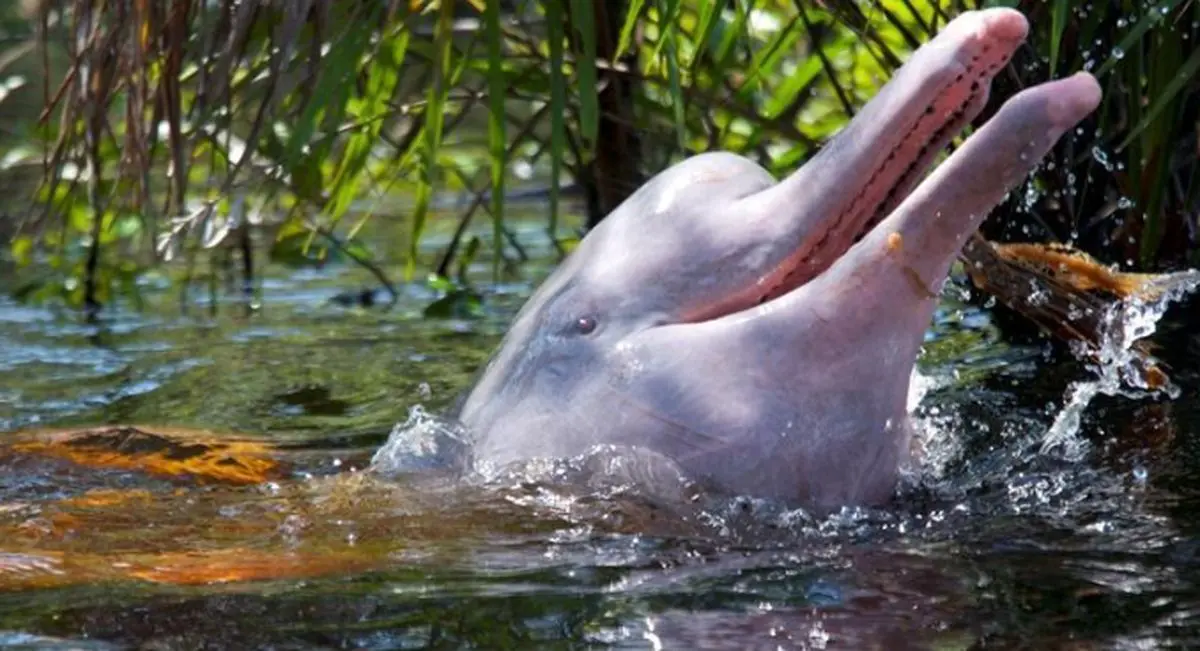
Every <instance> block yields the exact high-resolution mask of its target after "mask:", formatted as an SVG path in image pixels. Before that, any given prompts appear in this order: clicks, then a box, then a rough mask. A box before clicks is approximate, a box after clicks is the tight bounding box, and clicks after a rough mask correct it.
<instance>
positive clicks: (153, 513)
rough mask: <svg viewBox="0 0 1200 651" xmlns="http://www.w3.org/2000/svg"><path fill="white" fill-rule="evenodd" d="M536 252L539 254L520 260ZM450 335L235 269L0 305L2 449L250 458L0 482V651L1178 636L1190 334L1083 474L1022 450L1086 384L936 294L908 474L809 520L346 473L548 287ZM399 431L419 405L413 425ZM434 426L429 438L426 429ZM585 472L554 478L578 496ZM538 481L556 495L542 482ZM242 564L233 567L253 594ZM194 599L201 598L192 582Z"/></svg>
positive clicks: (852, 643)
mask: <svg viewBox="0 0 1200 651" xmlns="http://www.w3.org/2000/svg"><path fill="white" fill-rule="evenodd" d="M541 253H542V254H544V253H545V251H542V252H541ZM489 268H490V267H489V266H488V264H487V263H486V261H484V262H482V263H481V264H480V267H479V268H478V269H476V270H475V274H474V277H475V279H476V280H477V282H479V283H480V287H481V289H483V290H484V291H485V293H486V294H487V301H486V305H487V308H486V310H485V312H484V314H483V315H482V316H481V317H480V318H472V319H425V318H421V316H420V314H421V310H422V309H423V308H424V306H425V305H427V304H428V303H429V302H430V301H431V300H433V299H434V298H436V295H435V294H434V293H433V292H432V291H431V290H429V289H427V288H425V287H424V286H422V285H420V284H413V285H408V286H405V287H404V288H403V291H402V296H401V300H400V302H399V304H398V305H397V306H395V307H394V308H393V309H390V310H382V309H378V308H365V309H364V308H358V307H346V306H343V305H341V304H339V303H337V302H332V301H331V300H330V299H331V298H333V297H334V296H336V295H338V294H340V293H344V292H347V291H350V292H353V291H354V290H356V288H359V287H363V286H366V285H367V284H368V282H369V276H367V275H365V274H364V273H363V272H362V271H361V270H356V269H352V268H349V267H340V266H333V267H329V268H327V269H323V270H319V271H313V270H305V271H295V270H288V269H283V268H278V267H269V268H267V269H266V270H265V272H266V273H267V278H266V280H265V281H264V283H263V296H262V303H261V307H260V308H259V309H258V310H256V311H254V312H252V313H248V312H247V311H246V310H245V309H244V306H242V305H240V304H239V301H238V300H237V299H236V297H226V298H224V299H222V302H221V303H220V304H218V305H216V307H215V310H214V309H211V308H212V306H210V305H209V304H208V303H207V298H206V296H203V295H198V296H195V297H193V298H191V299H190V300H189V302H188V309H187V310H186V311H181V310H180V303H179V300H178V296H177V295H176V294H174V293H172V292H168V291H167V290H165V289H162V288H161V287H157V286H156V285H155V284H154V283H153V282H149V281H148V282H147V285H146V287H145V293H146V297H147V301H146V306H145V308H144V309H143V310H141V311H135V310H132V309H128V308H124V309H119V310H116V311H110V312H109V313H108V314H106V315H105V318H104V319H103V321H102V323H100V324H97V325H84V324H81V323H80V322H79V321H78V320H77V319H75V318H73V317H72V316H70V315H69V314H59V313H56V312H54V311H52V310H49V309H45V308H38V307H31V306H25V305H20V304H17V303H15V302H13V301H12V300H9V299H6V298H0V431H2V432H9V434H3V435H0V436H5V437H9V438H13V437H15V436H16V435H15V434H11V432H15V431H16V430H23V429H27V428H46V427H64V426H68V425H96V424H103V423H142V424H150V425H154V424H158V425H171V426H176V427H195V428H204V429H207V430H212V431H217V432H231V433H232V432H236V433H240V434H243V435H246V436H249V437H252V438H254V439H256V440H262V441H265V442H269V443H272V444H275V445H277V446H280V447H281V448H282V450H283V453H282V454H284V455H285V456H286V458H287V460H288V462H289V466H288V467H289V468H290V470H289V474H288V475H287V476H285V477H281V478H277V479H276V480H273V481H271V482H269V483H267V484H264V485H261V486H251V487H231V486H219V485H199V484H194V483H191V484H189V483H186V482H178V481H172V480H168V479H163V478H152V477H146V476H144V475H139V474H138V473H133V472H124V471H113V470H110V471H95V470H88V469H84V468H78V467H73V466H71V464H67V463H59V462H50V461H44V460H42V461H29V460H15V461H14V460H12V459H9V460H8V461H7V462H5V463H6V464H7V465H5V466H4V467H0V531H2V532H3V534H0V535H3V536H4V538H0V579H3V581H0V584H3V585H4V586H6V588H5V589H4V590H3V591H0V645H9V646H15V647H21V648H96V649H109V648H152V649H175V648H179V649H190V648H277V649H327V648H355V649H376V648H378V649H385V648H386V649H394V648H414V649H415V648H486V649H499V648H514V649H517V648H520V649H531V648H620V649H635V648H680V649H760V648H761V649H775V648H814V649H815V648H884V649H907V648H935V649H982V648H1036V649H1045V648H1139V649H1141V648H1156V647H1158V646H1183V647H1191V646H1195V645H1198V644H1200V632H1198V631H1197V624H1198V623H1200V619H1198V615H1200V610H1198V609H1200V583H1198V581H1200V574H1198V570H1200V539H1198V538H1197V537H1196V529H1197V526H1196V524H1194V523H1195V522H1196V520H1197V518H1196V514H1197V513H1200V481H1198V478H1197V473H1196V472H1195V469H1196V468H1197V467H1200V465H1198V464H1200V437H1198V436H1197V433H1200V429H1198V427H1197V423H1200V414H1198V413H1197V411H1198V409H1200V403H1198V402H1197V401H1196V400H1195V398H1194V397H1193V396H1194V395H1195V391H1194V388H1195V386H1196V383H1197V381H1198V378H1197V374H1196V372H1195V370H1194V369H1195V364H1194V360H1195V359H1197V357H1196V356H1195V354H1196V345H1195V342H1196V339H1195V337H1193V336H1191V335H1189V334H1188V333H1187V332H1172V333H1169V334H1168V336H1167V337H1166V338H1165V339H1164V346H1165V354H1166V357H1167V358H1168V361H1170V362H1171V363H1172V376H1173V378H1174V380H1175V382H1176V384H1177V385H1178V386H1179V388H1180V390H1181V395H1180V397H1179V398H1178V399H1176V400H1173V401H1168V400H1155V399H1128V398H1101V399H1098V400H1097V401H1095V402H1093V403H1092V404H1091V405H1090V406H1089V407H1088V408H1087V409H1086V410H1085V411H1084V413H1083V418H1082V423H1081V426H1080V437H1081V438H1082V439H1083V440H1086V441H1088V442H1089V447H1088V449H1087V451H1086V453H1085V454H1083V455H1082V458H1078V459H1077V458H1066V457H1064V456H1062V455H1059V454H1054V453H1042V452H1041V441H1042V437H1043V436H1044V434H1045V432H1046V430H1047V429H1048V428H1049V427H1050V425H1051V423H1053V422H1054V420H1055V417H1056V415H1057V414H1058V413H1059V410H1060V408H1061V407H1062V404H1063V396H1064V394H1065V392H1066V390H1067V387H1068V385H1069V383H1070V382H1072V381H1077V380H1080V379H1084V378H1086V377H1088V370H1087V369H1086V368H1085V366H1084V365H1082V364H1079V363H1075V362H1071V361H1069V360H1068V361H1062V360H1059V359H1053V358H1051V357H1050V356H1047V355H1046V353H1045V350H1044V347H1042V346H1041V345H1039V344H1037V343H1032V344H1021V345H1017V344H1012V343H1006V342H1005V341H1004V340H1002V339H1001V338H1000V337H999V335H998V333H997V331H996V329H995V327H994V325H993V323H992V321H991V319H990V316H989V314H988V312H987V311H986V310H981V309H979V308H976V307H970V306H967V305H966V304H964V303H962V302H961V301H959V300H957V299H956V298H955V297H956V295H957V290H956V288H955V286H953V284H952V285H951V286H950V287H948V289H947V291H946V300H945V302H944V305H943V308H942V310H940V311H939V313H938V315H937V320H936V323H935V324H934V325H933V327H932V328H931V330H930V332H929V336H928V338H927V345H926V350H925V354H924V356H923V358H922V362H921V372H922V374H923V376H924V377H925V378H927V379H926V380H925V381H924V382H923V384H925V385H927V386H928V387H929V388H928V391H927V392H926V394H925V396H924V399H923V400H922V401H921V404H920V407H919V409H918V413H919V415H920V417H921V421H920V425H921V426H920V429H921V432H922V443H923V445H924V447H925V450H926V460H925V461H924V463H923V465H922V466H921V467H920V468H919V469H918V470H917V472H916V475H915V476H914V477H911V478H910V480H909V481H908V483H907V484H906V486H905V487H904V488H903V489H902V490H901V492H900V495H899V496H898V498H897V501H896V504H895V505H893V506H890V507H889V508H886V509H876V510H846V511H843V512H840V513H837V514H834V515H833V516H831V517H821V518H815V517H812V516H810V515H808V514H806V513H804V512H801V511H794V510H788V509H786V508H783V507H782V506H780V505H774V504H770V503H765V502H761V501H756V500H751V499H736V500H728V499H704V500H698V501H696V502H694V503H672V502H671V501H670V500H666V499H663V498H662V496H655V495H645V494H639V493H638V491H637V490H636V489H633V488H630V487H629V486H624V485H621V484H620V483H619V482H618V483H616V484H614V483H611V482H608V483H606V482H594V483H590V484H589V483H588V482H586V481H584V482H576V483H575V485H573V486H567V485H565V484H562V483H556V482H554V481H550V480H548V479H547V480H545V481H542V480H536V478H533V477H524V478H520V477H516V478H514V477H508V478H499V479H497V480H495V481H493V482H491V483H489V484H486V485H480V484H479V483H472V484H469V485H463V484H462V483H460V482H456V481H455V480H454V479H453V478H451V477H447V476H445V475H444V474H440V473H438V472H432V473H417V474H416V475H412V476H405V475H402V476H398V477H396V476H389V477H378V476H374V475H370V474H364V473H361V472H358V471H357V469H361V468H363V467H365V466H366V465H367V464H368V463H369V461H370V458H371V456H372V454H374V452H375V451H376V450H377V449H378V448H379V446H380V445H382V444H383V443H384V441H385V440H386V439H387V437H388V435H389V433H390V432H391V431H392V430H393V427H394V426H395V425H396V424H397V423H402V422H404V421H405V420H406V419H408V418H409V414H410V409H412V408H414V407H419V408H420V409H419V410H418V412H417V413H418V418H417V420H420V421H421V422H422V423H423V424H424V425H425V426H427V427H434V426H436V425H438V422H437V421H436V420H432V421H431V420H421V419H422V418H425V417H422V416H420V414H421V413H433V414H436V413H437V412H439V411H440V410H443V409H445V408H446V407H448V406H449V405H451V404H452V403H453V401H454V400H455V399H456V398H457V397H458V395H459V392H460V391H461V390H463V389H465V388H466V387H467V386H468V385H469V383H470V381H471V379H472V377H473V375H474V373H475V371H476V369H477V368H478V366H479V365H480V364H481V363H482V362H483V361H484V360H485V359H486V356H487V354H488V353H489V351H490V350H491V348H492V347H493V346H494V345H495V344H496V343H497V342H498V339H499V336H500V335H501V334H502V333H503V330H504V327H505V324H506V323H507V322H508V320H509V319H510V318H511V316H512V315H513V313H514V311H515V309H516V308H517V307H519V305H520V303H521V300H522V299H523V298H524V297H525V296H527V295H528V292H529V291H530V290H531V289H532V287H533V286H534V285H535V284H536V282H537V281H538V280H539V279H540V277H541V275H542V274H544V273H545V270H546V268H547V263H543V264H541V265H534V266H532V267H530V268H529V270H528V271H527V273H526V276H525V277H524V278H518V279H508V280H506V281H505V282H504V283H501V284H492V283H491V282H490V278H489V276H488V273H487V272H488V269H489ZM422 410H423V411H422ZM435 429H436V428H435ZM593 462H595V460H594V459H592V460H589V459H582V460H575V461H574V462H564V465H563V467H561V468H553V469H548V470H547V471H546V472H545V473H544V476H543V479H546V478H550V479H552V478H553V477H555V476H564V475H571V476H573V477H576V478H578V477H595V476H597V474H600V475H602V474H603V473H597V472H596V471H595V469H594V468H593V467H591V466H589V465H588V464H589V463H593ZM556 473H557V474H556ZM255 568H260V569H261V571H259V573H258V574H255V571H256V570H255ZM197 577H200V578H205V577H207V580H201V581H197V580H196V579H197Z"/></svg>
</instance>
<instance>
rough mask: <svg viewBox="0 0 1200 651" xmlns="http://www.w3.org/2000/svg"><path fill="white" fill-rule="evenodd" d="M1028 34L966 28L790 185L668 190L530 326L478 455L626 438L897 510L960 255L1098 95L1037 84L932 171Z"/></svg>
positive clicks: (489, 376) (812, 499)
mask: <svg viewBox="0 0 1200 651" xmlns="http://www.w3.org/2000/svg"><path fill="white" fill-rule="evenodd" d="M1027 31H1028V25H1027V23H1026V21H1025V18H1024V17H1023V16H1022V15H1021V14H1019V13H1017V12H1015V11H1012V10H1008V9H991V10H986V11H979V12H970V13H966V14H963V15H961V16H959V17H958V18H956V19H955V20H953V21H952V22H950V23H949V24H947V25H946V27H945V28H944V29H943V30H942V31H941V32H940V33H939V34H938V36H937V37H935V38H934V39H933V40H932V41H931V42H929V43H928V44H926V45H925V46H923V47H921V48H920V49H919V50H918V51H917V52H915V53H914V54H913V56H912V57H911V59H910V60H909V61H908V63H906V64H905V65H904V66H903V67H902V68H901V69H900V70H899V71H898V72H897V73H896V75H895V77H894V78H893V79H892V80H891V81H890V82H889V83H888V84H887V85H886V86H885V87H884V88H883V90H882V91H881V92H880V93H879V94H878V95H877V96H876V97H875V98H873V99H872V100H871V101H870V102H869V103H868V104H867V105H866V106H865V107H864V108H863V109H862V110H861V111H860V112H859V113H858V115H857V116H856V117H855V118H854V119H853V120H852V121H851V123H850V124H849V125H848V126H847V127H846V128H845V129H843V130H842V132H841V133H839V134H838V135H837V136H836V137H835V138H834V139H833V140H832V141H831V142H830V143H828V144H827V145H826V146H825V147H824V148H823V149H822V150H821V151H820V152H819V153H818V154H817V155H816V156H814V157H813V158H812V160H810V161H809V162H808V163H807V164H806V165H805V166H804V167H802V168H801V169H800V170H798V171H797V172H795V173H794V174H792V175H791V176H789V177H788V178H786V179H784V180H783V181H780V182H778V183H777V182H776V181H775V179H773V178H772V176H771V175H770V174H769V173H767V172H766V171H765V170H763V169H762V168H761V167H759V166H758V165H756V164H755V163H753V162H751V161H749V160H747V159H745V158H742V157H739V156H736V155H733V154H728V153H707V154H702V155H698V156H694V157H692V158H689V159H687V160H684V161H682V162H680V163H678V164H676V165H674V166H672V167H670V168H668V169H666V170H664V171H663V172H661V173H659V174H658V175H657V176H655V177H654V178H652V179H651V180H649V181H648V182H647V183H646V184H645V185H644V186H642V187H641V188H640V189H638V190H637V191H636V192H635V193H634V194H633V195H632V196H631V197H630V198H629V199H628V200H626V201H625V202H624V203H623V204H622V205H621V206H620V207H618V208H617V209H616V210H615V211H613V212H612V213H611V214H610V215H609V216H608V217H607V218H606V219H605V220H604V221H603V222H601V224H600V225H599V226H597V227H596V228H595V229H593V230H592V231H591V232H590V233H589V234H588V235H587V237H585V238H584V239H583V241H582V242H581V243H580V245H579V246H578V247H577V249H576V250H575V251H574V252H573V253H572V254H571V255H570V256H569V257H568V259H567V260H566V261H564V263H563V264H562V265H561V266H560V267H559V268H558V269H557V270H556V271H555V272H554V273H553V274H552V275H551V276H550V277H549V278H548V279H547V280H546V281H545V282H544V283H543V285H542V286H541V287H540V288H539V289H538V290H537V291H536V292H535V293H534V295H533V296H532V297H531V298H530V299H529V301H528V302H527V303H526V305H525V306H524V307H523V308H522V310H521V311H520V312H519V313H518V315H517V317H516V318H515V320H514V322H513V324H512V326H511V328H510V330H509V332H508V334H507V336H506V337H505V338H504V340H503V342H502V343H501V344H500V347H499V349H498V351H497V352H496V354H495V355H494V356H493V358H492V360H491V361H490V363H489V364H488V366H487V367H486V369H485V370H484V372H483V373H482V375H481V377H480V379H479V381H478V382H477V384H476V385H475V386H474V388H473V389H472V390H471V392H470V393H469V394H468V396H467V398H466V400H465V401H464V403H463V404H462V407H461V409H460V411H459V414H458V416H459V418H460V420H461V421H462V422H463V424H464V425H465V426H466V427H467V428H468V429H469V430H470V431H471V432H472V433H473V437H474V439H473V448H474V456H475V458H476V460H477V461H478V462H483V463H487V464H493V465H496V464H500V465H503V464H506V463H509V462H513V461H518V460H523V459H530V458H541V457H550V458H553V457H567V456H573V455H577V454H580V453H583V452H585V451H587V450H589V449H591V448H592V447H593V446H597V445H615V446H625V447H635V448H644V449H648V450H650V451H653V452H654V453H656V454H659V455H662V456H665V457H667V458H668V459H670V460H671V461H673V462H674V463H675V464H677V465H678V466H679V467H680V468H681V469H682V470H683V471H684V472H685V473H687V474H688V475H689V476H692V477H694V478H695V479H698V480H702V481H704V482H707V483H708V484H710V485H712V486H715V487H718V488H720V489H722V490H725V491H728V492H736V493H744V494H754V495H759V496H764V497H772V498H778V499H783V500H787V501H791V502H796V503H800V504H803V505H807V506H810V507H815V508H821V507H836V506H838V505H843V504H853V503H870V502H879V501H882V500H885V499H887V497H888V496H889V495H890V494H891V492H892V491H893V490H894V486H895V482H896V477H897V473H898V469H899V468H900V466H901V465H902V464H903V463H904V461H905V459H906V455H907V450H908V447H909V429H908V423H907V411H906V397H907V393H908V383H909V378H910V376H911V373H912V369H913V365H914V363H915V361H916V358H917V355H918V353H919V347H920V345H921V342H922V340H923V335H924V332H925V330H926V328H927V327H928V325H929V321H930V318H931V315H932V313H933V310H934V308H935V306H936V302H937V299H936V297H937V294H938V290H939V288H940V285H941V283H942V281H943V280H944V278H945V277H946V275H947V273H948V271H949V268H950V265H951V264H952V262H953V260H954V258H955V257H956V255H957V254H958V252H959V250H960V248H961V246H962V244H963V242H964V241H965V239H966V238H967V237H968V236H969V235H970V234H971V233H973V232H974V230H975V229H976V228H977V227H978V225H979V223H980V222H981V221H982V220H983V218H984V217H985V216H986V214H987V213H988V211H989V210H990V209H991V208H992V207H993V206H995V205H996V204H997V203H999V202H1000V201H1001V200H1002V199H1003V197H1004V195H1005V194H1006V193H1007V192H1008V191H1009V190H1010V189H1011V188H1013V187H1014V186H1016V185H1017V184H1018V183H1019V182H1020V181H1021V180H1022V179H1023V178H1024V177H1025V175H1026V174H1027V173H1028V171H1029V170H1030V169H1032V167H1033V166H1034V165H1035V164H1036V163H1037V162H1038V161H1039V160H1040V159H1041V158H1042V156H1044V155H1045V153H1046V152H1047V151H1048V150H1049V149H1050V147H1052V146H1053V144H1054V142H1056V141H1057V139H1058V138H1059V136H1061V134H1062V133H1063V132H1065V131H1066V130H1067V129H1069V128H1070V127H1071V126H1073V125H1074V124H1075V123H1077V122H1078V121H1079V120H1081V119H1083V118H1084V117H1085V116H1086V115H1087V114H1088V113H1089V112H1091V111H1092V110H1093V109H1094V108H1095V107H1096V105H1097V104H1098V102H1099V97H1100V91H1099V87H1098V86H1097V84H1096V82H1095V80H1094V79H1092V78H1091V77H1090V76H1089V75H1086V74H1079V75H1076V76H1074V77H1071V78H1068V79H1063V80H1059V81H1055V82H1050V83H1047V84H1043V85H1040V86H1037V87H1034V88H1030V89H1027V90H1025V91H1023V92H1021V93H1019V94H1017V95H1016V96H1014V97H1013V98H1011V99H1010V100H1009V101H1008V102H1007V103H1006V104H1005V105H1004V106H1003V107H1002V108H1001V109H1000V111H999V112H998V113H997V114H996V115H995V116H994V117H993V118H992V119H991V120H990V121H989V122H988V123H987V124H986V125H985V126H984V127H983V128H981V129H980V130H979V131H978V132H976V133H975V134H973V135H972V137H970V138H969V139H968V140H967V141H966V142H965V143H964V144H963V145H962V146H961V147H960V148H959V149H958V150H957V151H956V152H955V153H954V154H953V155H951V156H950V157H949V158H948V159H947V160H946V161H945V162H944V163H943V164H942V165H940V166H938V167H937V168H936V169H935V170H934V172H933V173H932V174H930V175H929V176H928V177H927V178H925V179H924V180H923V181H922V177H923V176H924V175H925V172H926V170H927V168H928V167H929V166H930V164H931V163H932V162H933V159H934V158H935V157H936V156H937V155H938V154H939V153H940V152H941V151H942V150H943V148H944V147H945V146H946V144H947V143H948V142H949V140H950V139H951V138H953V137H954V136H955V135H956V134H957V133H958V132H959V131H960V130H961V129H962V128H963V127H964V126H965V125H966V124H967V123H969V122H970V121H971V120H972V119H973V118H974V117H975V116H976V115H977V114H978V113H979V111H980V110H981V109H982V107H983V105H984V103H985V101H986V100H987V94H988V88H989V85H990V81H991V79H992V77H993V76H994V75H995V74H996V73H997V72H998V71H999V70H1000V68H1001V67H1002V66H1003V65H1004V64H1005V63H1006V62H1007V61H1008V59H1009V58H1010V56H1011V55H1012V53H1013V52H1014V51H1015V49H1016V48H1017V47H1018V46H1019V45H1020V44H1021V43H1022V42H1023V40H1024V38H1025V36H1026V33H1027ZM918 182H920V184H919V185H918Z"/></svg>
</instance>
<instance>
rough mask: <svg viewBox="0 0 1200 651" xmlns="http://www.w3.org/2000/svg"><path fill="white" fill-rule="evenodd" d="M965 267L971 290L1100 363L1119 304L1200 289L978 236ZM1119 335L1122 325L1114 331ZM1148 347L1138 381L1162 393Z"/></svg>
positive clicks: (1196, 277)
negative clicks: (972, 287) (1099, 355)
mask: <svg viewBox="0 0 1200 651" xmlns="http://www.w3.org/2000/svg"><path fill="white" fill-rule="evenodd" d="M962 259H963V262H964V264H965V267H966V271H967V275H968V276H969V277H970V279H971V282H972V284H973V285H974V286H975V287H976V288H977V289H978V290H980V291H981V292H984V293H986V294H988V295H990V296H993V297H995V298H996V300H997V301H999V302H1000V303H1001V304H1003V305H1004V306H1005V307H1007V308H1009V309H1011V310H1012V311H1013V312H1015V313H1016V314H1017V315H1019V316H1021V317H1023V318H1024V319H1027V320H1028V321H1029V322H1031V323H1033V324H1034V325H1036V326H1037V327H1038V328H1039V329H1040V330H1041V331H1042V332H1044V333H1046V334H1047V335H1049V336H1051V337H1053V338H1054V339H1056V340H1058V341H1060V342H1063V343H1065V344H1067V345H1068V346H1082V347H1083V348H1084V350H1085V351H1086V352H1087V354H1089V355H1091V356H1092V357H1093V358H1095V356H1097V355H1098V354H1099V353H1100V351H1101V349H1102V346H1103V345H1104V338H1105V336H1106V328H1110V327H1112V326H1113V325H1114V324H1111V323H1110V320H1111V319H1112V318H1113V317H1112V316H1111V315H1112V314H1113V311H1114V310H1115V309H1117V308H1118V306H1119V304H1120V303H1125V302H1129V301H1135V300H1141V301H1153V300H1156V299H1158V298H1160V297H1162V296H1163V295H1164V294H1166V293H1168V292H1170V291H1173V290H1177V289H1181V288H1184V287H1186V286H1187V285H1189V284H1195V283H1197V281H1200V272H1197V271H1194V270H1189V271H1182V272H1177V273H1166V274H1148V273H1126V272H1122V271H1118V270H1116V269H1114V268H1112V267H1109V266H1107V265H1104V264H1101V263H1100V262H1099V261H1097V260H1096V259H1094V258H1092V257H1091V256H1089V255H1088V254H1086V253H1084V252H1082V251H1079V250H1077V249H1074V248H1072V247H1070V246H1067V245H1065V244H1033V243H1011V244H999V243H995V242H990V241H988V240H986V239H984V238H983V237H982V236H981V235H979V234H976V235H974V236H973V237H971V239H970V240H968V242H967V244H966V245H965V246H964V247H963V252H962ZM1115 325H1116V326H1117V327H1119V326H1120V324H1119V323H1117V324H1115ZM1153 351H1154V348H1153V345H1152V344H1151V343H1150V342H1149V341H1147V340H1139V341H1136V342H1134V343H1133V344H1132V346H1131V348H1130V352H1132V353H1133V355H1134V361H1133V366H1134V368H1133V369H1132V371H1133V373H1134V375H1135V377H1133V378H1131V379H1133V380H1134V381H1136V382H1138V383H1140V384H1142V385H1143V386H1144V387H1146V388H1150V389H1160V388H1163V387H1165V386H1166V385H1167V383H1168V382H1169V378H1168V376H1167V374H1166V371H1165V366H1164V364H1163V363H1162V362H1161V361H1160V360H1158V359H1156V358H1155V357H1154V355H1153Z"/></svg>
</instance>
